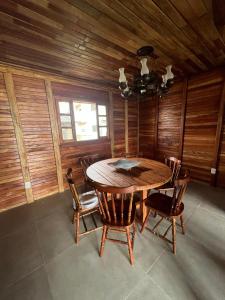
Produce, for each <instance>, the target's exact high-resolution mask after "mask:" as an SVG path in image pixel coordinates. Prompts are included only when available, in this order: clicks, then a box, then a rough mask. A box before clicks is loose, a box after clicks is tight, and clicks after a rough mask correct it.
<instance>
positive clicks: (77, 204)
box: [66, 168, 81, 210]
mask: <svg viewBox="0 0 225 300" xmlns="http://www.w3.org/2000/svg"><path fill="white" fill-rule="evenodd" d="M66 180H67V182H68V184H69V187H70V191H71V194H72V197H73V200H74V202H75V207H74V209H76V210H80V209H81V204H80V198H79V193H78V191H77V188H76V185H75V182H74V180H73V170H72V168H69V169H68V170H67V173H66Z"/></svg>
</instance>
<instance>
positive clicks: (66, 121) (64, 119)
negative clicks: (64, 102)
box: [60, 116, 72, 127]
mask: <svg viewBox="0 0 225 300" xmlns="http://www.w3.org/2000/svg"><path fill="white" fill-rule="evenodd" d="M60 120H61V126H62V127H72V126H71V117H70V116H60Z"/></svg>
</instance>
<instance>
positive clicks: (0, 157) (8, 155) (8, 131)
mask: <svg viewBox="0 0 225 300" xmlns="http://www.w3.org/2000/svg"><path fill="white" fill-rule="evenodd" d="M0 195H1V197H0V210H4V209H6V208H7V207H14V206H18V205H20V204H24V203H26V194H25V189H24V181H23V174H22V170H21V165H20V156H19V152H18V148H17V142H16V136H15V130H14V126H13V120H12V115H11V111H10V106H9V101H8V96H7V92H6V87H5V81H4V77H3V73H0Z"/></svg>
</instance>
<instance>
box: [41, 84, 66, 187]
mask: <svg viewBox="0 0 225 300" xmlns="http://www.w3.org/2000/svg"><path fill="white" fill-rule="evenodd" d="M45 88H46V95H47V100H48V111H49V117H50V122H51V129H52V140H53V146H54V152H55V162H56V171H57V178H58V186H59V192H63V191H64V186H63V176H62V162H61V156H60V150H59V143H60V140H59V130H58V124H57V112H56V104H55V100H54V97H53V94H52V87H51V82H50V81H49V80H45Z"/></svg>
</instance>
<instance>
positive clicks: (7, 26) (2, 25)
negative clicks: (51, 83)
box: [0, 0, 225, 84]
mask: <svg viewBox="0 0 225 300" xmlns="http://www.w3.org/2000/svg"><path fill="white" fill-rule="evenodd" d="M215 21H216V25H215V23H214V19H213V10H212V5H210V1H204V0H198V1H189V0H183V1H179V0H146V1H141V0H137V1H134V0H132V1H128V0H122V1H118V0H115V1H108V0H96V1H93V0H83V1H73V0H61V1H59V0H45V1H38V0H32V1H28V0H4V1H1V2H0V29H1V45H0V47H1V51H0V60H1V61H3V62H5V63H9V64H16V65H22V66H28V67H32V68H34V69H41V70H45V71H51V72H54V73H56V74H62V75H68V76H73V77H76V78H85V79H89V80H94V81H98V82H108V83H110V84H115V82H116V81H117V77H118V72H117V71H116V70H118V68H119V67H121V66H125V67H126V70H127V74H128V78H130V77H131V75H132V74H133V73H134V72H135V71H136V70H137V67H138V65H139V63H138V61H137V59H136V58H135V52H136V50H137V49H138V48H140V47H141V46H144V45H152V46H154V47H155V49H156V54H157V56H158V57H159V58H158V59H157V62H158V64H157V68H158V69H159V70H160V71H163V69H164V67H165V65H167V64H170V63H172V64H173V65H174V71H175V73H176V75H177V76H180V75H181V76H183V75H184V74H195V73H197V72H199V71H204V70H209V69H212V68H213V67H215V66H218V65H223V64H224V57H225V42H224V24H223V23H221V22H219V23H218V20H215ZM217 25H218V26H219V28H218V27H216V26H217ZM174 49H176V51H174Z"/></svg>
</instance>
